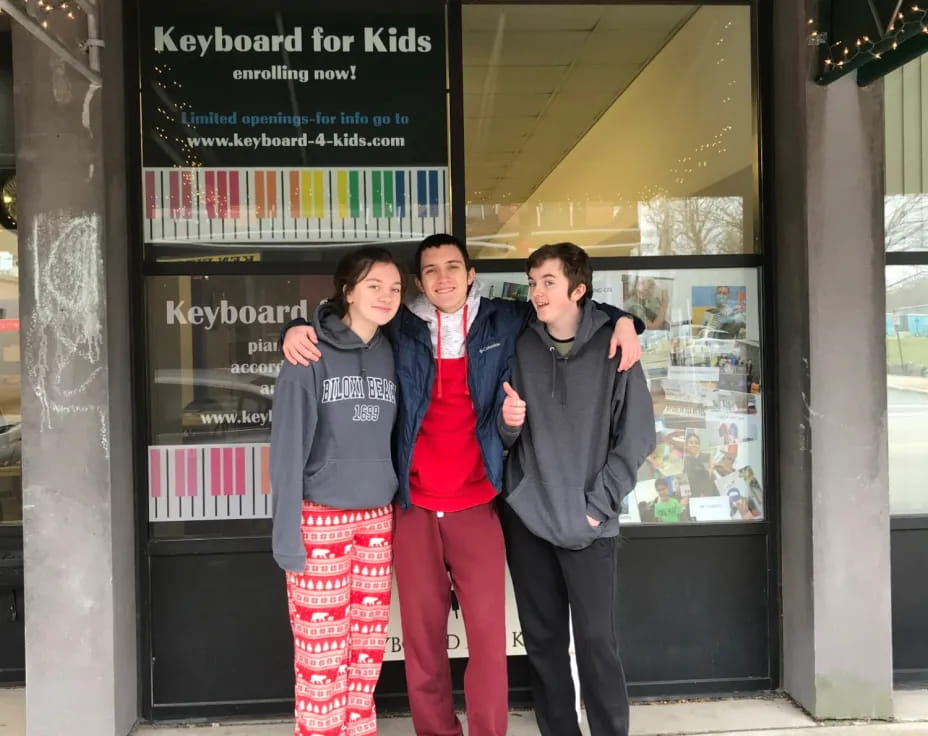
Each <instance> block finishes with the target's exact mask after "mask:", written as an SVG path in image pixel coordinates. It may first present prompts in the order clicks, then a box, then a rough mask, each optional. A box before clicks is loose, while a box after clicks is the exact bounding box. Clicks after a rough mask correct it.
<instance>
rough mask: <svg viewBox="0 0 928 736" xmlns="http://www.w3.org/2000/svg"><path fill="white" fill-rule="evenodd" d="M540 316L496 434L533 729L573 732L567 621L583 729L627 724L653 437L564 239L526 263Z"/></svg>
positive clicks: (636, 382)
mask: <svg viewBox="0 0 928 736" xmlns="http://www.w3.org/2000/svg"><path fill="white" fill-rule="evenodd" d="M526 271H527V272H528V288H529V298H530V300H531V302H532V304H534V306H535V311H536V313H537V320H535V321H534V322H532V323H531V325H530V326H529V328H528V329H527V330H526V331H525V332H524V333H523V334H522V336H521V337H520V338H519V339H518V341H517V343H516V354H515V359H514V361H513V370H512V381H511V385H510V384H509V383H504V384H503V388H504V391H505V392H506V399H505V400H504V402H503V406H502V410H501V414H500V434H501V436H502V437H503V441H504V443H505V444H506V445H507V446H508V447H510V448H511V449H510V452H509V456H508V458H507V462H506V475H505V486H506V489H507V495H506V501H507V502H508V503H507V504H506V505H505V507H504V510H503V512H502V513H503V528H504V531H505V534H506V554H507V557H508V560H509V571H510V574H511V576H512V583H513V587H514V589H515V594H516V603H517V604H518V608H519V619H520V621H521V623H522V634H523V640H524V642H525V649H526V652H527V654H528V660H529V665H530V667H531V671H532V693H533V696H534V700H535V716H536V718H537V721H538V728H539V730H540V731H541V734H542V736H580V728H579V726H578V714H577V712H576V711H575V709H574V685H573V680H572V678H571V673H570V660H569V654H568V646H569V643H570V631H569V624H568V616H569V615H571V616H572V617H573V624H574V626H573V629H574V642H575V646H576V652H577V664H578V668H579V671H580V685H581V688H582V693H583V700H584V702H585V704H586V712H587V720H588V721H589V724H590V733H591V734H592V736H625V735H626V734H628V696H627V694H626V690H625V675H624V672H623V670H622V662H621V659H620V658H619V646H618V637H617V634H616V627H617V625H618V623H617V616H616V586H617V580H616V564H617V561H616V551H617V549H618V535H619V519H618V517H619V513H620V510H621V506H622V499H623V498H624V497H625V496H626V495H627V494H628V493H629V492H630V491H631V490H632V489H633V488H634V487H635V483H636V477H637V473H638V468H639V467H640V465H641V464H642V463H643V462H644V460H645V458H647V456H648V455H650V454H651V452H652V451H653V450H654V445H655V433H654V411H653V408H652V405H651V395H650V393H649V392H648V386H647V382H646V381H645V376H644V372H643V371H642V369H641V366H640V365H635V366H634V367H632V368H631V369H630V370H628V371H625V372H623V373H617V372H616V370H615V368H616V364H617V362H618V360H619V359H618V357H617V356H616V357H614V358H610V359H609V360H606V359H604V357H603V356H604V355H605V354H606V352H607V351H606V345H607V343H608V341H609V335H610V333H611V330H610V328H609V326H608V323H607V318H606V316H605V315H604V314H601V313H600V312H599V310H596V309H593V307H592V305H591V304H590V301H589V294H590V291H591V288H592V269H591V267H590V261H589V258H588V257H587V254H586V252H585V251H584V250H583V249H582V248H579V247H577V246H576V245H573V244H572V243H560V244H558V245H545V246H543V247H541V248H539V249H538V250H536V251H535V252H534V253H532V255H531V256H530V257H529V259H528V264H527V267H526Z"/></svg>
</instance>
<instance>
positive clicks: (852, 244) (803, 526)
mask: <svg viewBox="0 0 928 736" xmlns="http://www.w3.org/2000/svg"><path fill="white" fill-rule="evenodd" d="M770 5H771V6H772V13H773V28H774V48H773V53H772V59H770V60H769V61H768V63H769V64H770V69H771V73H772V77H773V100H772V102H773V105H772V111H771V115H770V116H769V117H768V122H772V129H771V130H770V131H769V133H770V135H771V138H770V142H771V144H772V149H771V153H772V155H771V157H770V161H771V163H772V167H771V169H770V170H769V171H768V174H769V175H771V176H772V178H773V183H774V190H773V198H772V207H771V214H772V217H773V238H772V242H771V243H769V247H771V248H773V249H774V268H775V271H776V278H777V284H778V286H777V289H776V294H775V302H776V303H775V305H774V306H775V309H776V310H777V314H778V323H779V328H778V331H779V335H778V338H779V341H778V350H777V355H776V367H777V371H776V373H777V381H778V391H779V400H778V410H779V427H778V429H779V443H780V452H779V457H778V466H779V476H780V477H779V487H780V495H781V501H780V506H781V520H782V523H781V528H782V534H781V550H782V596H783V601H782V605H783V631H782V634H783V672H782V674H783V678H782V681H783V687H784V689H785V690H786V692H787V693H789V694H790V695H791V696H792V697H793V698H795V699H796V700H797V701H798V702H799V703H800V704H801V705H802V706H804V707H805V708H806V709H807V710H808V711H809V712H810V713H811V714H812V715H814V716H815V717H817V718H887V717H890V716H891V715H892V641H891V617H890V554H889V485H888V480H887V448H886V436H887V435H886V354H885V353H886V350H885V342H884V338H883V332H884V303H885V284H884V267H883V262H884V261H883V247H884V246H883V105H882V100H883V98H882V88H881V86H880V85H878V84H877V85H874V86H872V87H870V88H865V89H861V88H859V87H857V85H856V80H855V78H854V75H850V76H847V77H845V78H843V79H841V80H839V81H837V82H834V83H832V84H831V85H829V86H827V87H821V86H819V85H817V84H815V83H814V82H813V81H812V79H813V76H814V74H815V70H816V59H817V49H816V48H815V47H814V46H811V45H809V43H808V34H809V32H810V31H811V30H812V29H813V28H814V26H810V25H809V24H808V19H809V18H817V14H816V7H817V3H815V2H811V1H810V2H808V4H807V3H806V2H805V0H786V1H785V2H781V0H777V2H775V3H770Z"/></svg>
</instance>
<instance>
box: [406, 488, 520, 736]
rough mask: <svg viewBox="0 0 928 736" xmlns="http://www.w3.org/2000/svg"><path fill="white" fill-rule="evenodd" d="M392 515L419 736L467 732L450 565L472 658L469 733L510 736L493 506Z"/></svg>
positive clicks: (467, 676) (501, 549)
mask: <svg viewBox="0 0 928 736" xmlns="http://www.w3.org/2000/svg"><path fill="white" fill-rule="evenodd" d="M394 518H395V531H394V535H393V569H394V570H395V572H396V587H397V594H398V596H399V602H400V616H401V618H402V622H403V649H404V656H405V660H406V687H407V690H408V692H409V707H410V710H411V711H412V722H413V727H414V728H415V731H416V736H461V734H462V730H461V722H460V721H459V720H458V718H457V716H456V715H455V712H454V701H453V699H452V696H451V673H450V669H449V666H448V649H447V640H448V615H449V612H450V610H451V585H450V583H449V579H448V569H449V568H450V571H451V581H453V583H454V591H455V594H456V595H457V598H458V602H459V603H460V604H461V614H462V616H463V617H464V630H465V634H466V636H467V648H468V652H469V655H470V660H469V661H468V663H467V669H466V670H465V673H464V698H465V702H466V706H467V733H468V736H504V735H505V733H506V725H507V722H508V717H509V684H508V676H507V672H506V612H505V605H506V602H505V596H506V590H505V587H506V579H505V565H506V552H505V546H504V544H503V532H502V528H501V526H500V522H499V516H498V514H497V511H496V507H495V504H493V503H488V504H482V505H480V506H476V507H474V508H471V509H465V510H464V511H451V512H445V513H440V512H435V511H427V510H426V509H423V508H419V507H417V506H412V507H411V508H410V509H408V510H406V511H404V510H403V509H401V508H399V507H397V509H396V513H395V515H394Z"/></svg>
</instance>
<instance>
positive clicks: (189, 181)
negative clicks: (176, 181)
mask: <svg viewBox="0 0 928 736" xmlns="http://www.w3.org/2000/svg"><path fill="white" fill-rule="evenodd" d="M181 197H182V199H183V203H184V219H186V220H189V219H190V218H191V217H193V172H190V171H185V172H184V173H183V175H182V176H181Z"/></svg>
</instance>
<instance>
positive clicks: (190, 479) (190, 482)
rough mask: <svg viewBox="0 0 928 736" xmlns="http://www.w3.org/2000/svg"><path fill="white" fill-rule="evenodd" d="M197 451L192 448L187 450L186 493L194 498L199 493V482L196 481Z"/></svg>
mask: <svg viewBox="0 0 928 736" xmlns="http://www.w3.org/2000/svg"><path fill="white" fill-rule="evenodd" d="M197 466H198V463H197V451H196V450H194V449H193V448H190V449H189V450H187V495H188V496H192V497H194V498H196V497H197V496H199V495H200V487H199V486H200V484H199V483H198V482H197V472H198V470H199V468H198V467H197Z"/></svg>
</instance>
